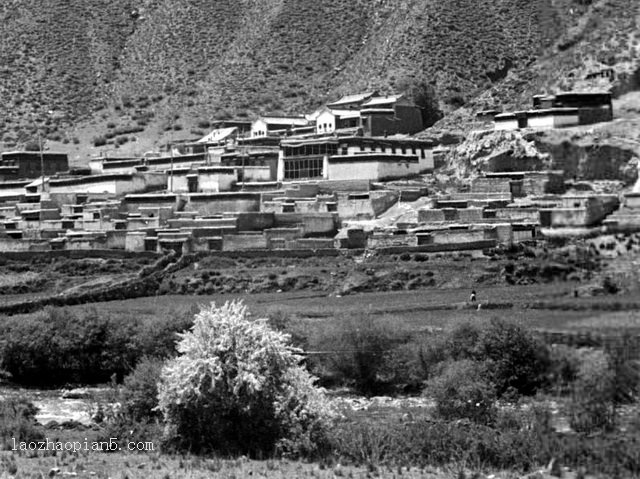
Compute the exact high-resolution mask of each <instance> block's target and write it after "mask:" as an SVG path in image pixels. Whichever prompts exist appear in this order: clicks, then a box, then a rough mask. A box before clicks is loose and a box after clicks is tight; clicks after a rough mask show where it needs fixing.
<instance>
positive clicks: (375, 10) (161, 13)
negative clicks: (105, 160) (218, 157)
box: [0, 0, 640, 154]
mask: <svg viewBox="0 0 640 479" xmlns="http://www.w3.org/2000/svg"><path fill="white" fill-rule="evenodd" d="M639 6H640V5H639V4H638V3H637V2H636V1H635V0H597V1H595V0H594V1H590V0H540V1H536V2H529V1H524V0H497V1H496V0H450V1H446V2H442V1H434V0H426V1H425V0H401V1H400V0H399V1H390V0H327V1H324V2H315V1H311V0H242V1H232V0H217V1H215V2H211V1H207V0H190V1H187V0H177V1H176V0H172V1H170V0H137V1H135V0H113V1H108V2H107V1H106V0H88V1H80V0H69V1H66V2H58V1H55V0H41V1H35V0H7V1H5V2H3V3H2V5H1V6H0V35H1V38H2V41H0V65H1V68H0V102H1V104H2V106H3V109H2V118H1V119H0V140H1V141H2V143H3V145H1V147H2V148H4V149H8V148H13V147H15V146H24V145H25V143H27V142H28V141H29V140H33V139H34V138H35V136H36V135H35V133H36V131H40V132H42V133H43V134H44V136H45V137H46V138H47V139H48V144H47V146H48V147H50V148H51V149H54V148H56V149H66V148H75V149H77V150H78V151H80V152H83V153H85V154H86V153H89V152H90V151H91V148H92V147H93V146H94V144H95V143H102V142H95V141H94V140H95V138H96V137H98V138H102V139H104V142H105V145H104V147H103V149H111V150H113V149H115V148H121V149H122V150H126V149H127V148H128V147H130V146H131V144H130V143H129V142H131V141H133V140H135V142H136V147H138V148H146V147H147V146H151V145H153V143H154V142H157V141H160V140H162V139H165V140H166V136H167V135H168V134H173V133H172V132H175V135H176V136H177V137H180V136H196V135H198V134H199V133H200V132H201V131H203V130H205V129H206V128H207V126H208V122H209V121H210V120H212V119H214V118H225V117H229V116H248V117H254V116H255V115H257V114H260V113H264V112H271V113H274V112H275V113H277V112H282V113H286V112H294V111H301V110H309V109H312V108H315V107H317V106H319V105H320V104H322V102H324V101H326V100H328V99H332V98H335V97H336V96H337V95H340V94H343V93H348V92H353V91H357V90H361V89H370V88H375V89H379V90H380V91H381V92H384V91H391V90H397V89H400V90H402V89H407V88H409V87H410V86H411V85H413V86H415V85H421V86H425V85H426V86H430V87H433V89H434V91H435V96H436V99H437V100H438V101H439V102H440V106H441V108H442V109H443V110H444V111H445V112H451V111H454V110H456V109H458V108H459V107H461V106H464V105H470V106H471V107H473V108H470V109H465V108H464V107H463V108H461V109H459V110H457V112H458V113H459V114H457V115H456V114H454V115H449V118H446V119H445V120H444V121H443V122H442V124H441V126H443V127H444V128H449V127H450V126H451V125H454V126H457V125H458V123H459V122H460V120H461V119H465V120H468V119H469V118H470V117H471V113H472V110H473V109H475V108H477V107H481V106H487V107H493V106H495V105H496V104H505V105H508V104H518V103H520V102H525V100H526V102H528V98H529V97H530V95H531V94H532V93H535V92H539V91H541V90H545V89H554V88H559V87H562V86H567V87H568V86H571V85H570V83H571V81H572V79H573V80H577V79H579V78H582V77H583V76H584V75H583V73H585V71H586V70H585V69H588V68H587V67H588V65H593V68H596V69H597V68H599V67H600V66H602V65H609V66H612V67H615V68H616V69H617V70H619V71H620V72H622V71H623V70H624V71H625V72H627V73H625V75H626V76H624V75H621V76H620V77H619V78H616V80H615V81H616V83H615V84H616V85H618V86H619V88H621V89H630V88H634V85H635V83H634V82H635V81H637V80H634V78H636V77H634V76H633V73H634V72H635V68H636V63H635V62H636V59H635V58H636V56H637V55H636V50H635V49H636V47H637V44H638V42H637V30H638V29H637V15H638V9H639ZM636 86H637V85H636ZM131 133H136V137H135V138H134V137H133V136H129V135H130V134H131ZM138 142H139V143H138ZM145 142H147V143H145ZM141 145H142V146H141Z"/></svg>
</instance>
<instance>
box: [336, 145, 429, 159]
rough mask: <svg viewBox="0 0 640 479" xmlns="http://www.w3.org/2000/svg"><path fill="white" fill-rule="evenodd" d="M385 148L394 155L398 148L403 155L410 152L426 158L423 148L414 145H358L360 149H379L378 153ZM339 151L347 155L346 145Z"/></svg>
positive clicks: (382, 151)
mask: <svg viewBox="0 0 640 479" xmlns="http://www.w3.org/2000/svg"><path fill="white" fill-rule="evenodd" d="M387 150H391V154H392V155H395V154H396V153H398V150H399V152H400V153H401V154H403V155H406V154H412V155H416V156H417V155H418V154H419V155H420V158H422V159H424V158H426V153H425V151H424V149H423V148H420V149H418V148H416V147H415V146H413V147H411V148H407V147H405V146H401V147H400V148H396V147H395V146H392V147H390V148H386V147H384V146H377V145H372V146H365V145H364V144H362V145H360V151H370V152H372V153H375V152H376V151H379V152H380V153H385V152H386V151H387ZM341 152H342V154H343V155H347V154H348V149H347V147H345V146H342V148H341Z"/></svg>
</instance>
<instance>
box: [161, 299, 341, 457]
mask: <svg viewBox="0 0 640 479" xmlns="http://www.w3.org/2000/svg"><path fill="white" fill-rule="evenodd" d="M289 340H290V338H289V336H288V335H287V334H284V333H281V332H277V331H274V330H273V329H271V328H270V327H269V325H268V320H266V319H257V320H251V319H250V318H249V314H248V312H247V309H246V307H245V306H244V305H243V304H242V302H232V303H225V304H224V305H223V306H221V307H218V306H216V305H215V304H214V303H212V304H211V305H210V306H208V307H204V308H203V309H202V310H201V311H200V313H198V314H197V315H196V317H195V321H194V325H193V327H192V328H191V329H190V330H189V331H187V332H186V333H184V334H181V335H180V341H179V343H178V347H177V349H178V353H179V355H178V357H176V358H174V359H172V360H170V361H169V362H168V363H167V365H166V366H165V367H164V369H163V371H162V376H161V382H160V386H159V408H160V410H161V411H162V413H163V415H164V419H165V422H166V424H167V428H166V431H165V433H166V440H167V443H168V444H169V445H172V446H173V447H175V448H177V449H181V450H190V451H194V452H205V451H212V450H214V451H218V452H222V453H244V454H250V455H253V456H262V455H264V454H271V453H273V452H276V451H279V452H282V453H288V454H292V455H297V454H301V453H307V454H308V453H311V452H313V450H314V449H315V448H316V447H317V446H318V443H319V440H320V438H321V437H322V432H323V429H324V427H325V426H326V424H327V420H328V419H329V418H330V416H331V410H330V408H329V407H328V405H327V403H326V400H325V398H324V394H323V393H322V391H321V390H320V389H318V388H316V387H315V386H314V384H313V382H314V378H313V377H312V376H311V375H310V374H309V373H308V372H307V371H306V370H305V369H304V368H303V367H301V366H300V365H299V362H300V359H301V357H300V356H299V355H298V352H299V350H297V349H295V348H292V347H291V346H290V345H289Z"/></svg>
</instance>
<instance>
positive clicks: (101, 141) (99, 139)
mask: <svg viewBox="0 0 640 479" xmlns="http://www.w3.org/2000/svg"><path fill="white" fill-rule="evenodd" d="M106 144H107V138H105V137H104V136H95V137H94V138H93V146H104V145H106Z"/></svg>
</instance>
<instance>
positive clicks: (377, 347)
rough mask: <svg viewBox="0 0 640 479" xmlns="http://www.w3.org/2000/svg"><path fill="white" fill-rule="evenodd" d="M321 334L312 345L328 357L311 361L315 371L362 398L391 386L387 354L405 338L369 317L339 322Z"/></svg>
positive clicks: (383, 323)
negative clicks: (350, 389) (326, 353)
mask: <svg viewBox="0 0 640 479" xmlns="http://www.w3.org/2000/svg"><path fill="white" fill-rule="evenodd" d="M333 325H334V327H333V328H327V329H325V330H324V331H323V333H322V334H323V337H322V338H321V339H320V340H319V341H318V343H317V344H316V345H315V346H316V347H318V348H319V349H321V350H325V351H330V352H331V354H328V355H323V356H321V357H320V358H316V359H314V361H315V362H312V365H313V367H314V368H316V369H325V370H327V371H329V372H330V373H332V374H333V375H335V376H336V379H337V380H339V381H340V382H342V383H346V384H350V385H352V386H354V387H355V389H356V390H357V391H358V392H359V393H362V394H366V395H371V394H378V393H381V392H386V391H388V390H389V388H390V387H392V386H393V383H392V381H391V380H392V377H390V376H389V374H388V373H389V371H388V368H387V359H388V354H389V352H390V351H392V350H393V349H394V348H396V347H397V346H399V345H401V344H404V343H406V342H407V340H408V335H407V334H406V333H404V332H402V331H399V330H398V329H397V328H393V327H392V326H391V325H389V324H388V323H387V322H385V321H383V320H380V319H379V318H376V317H375V316H373V315H366V314H361V315H355V316H353V317H348V318H339V319H337V320H336V321H335V323H333Z"/></svg>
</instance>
